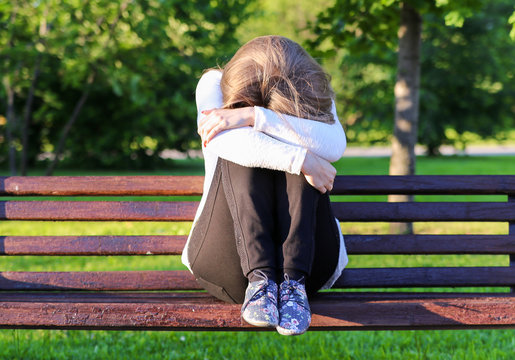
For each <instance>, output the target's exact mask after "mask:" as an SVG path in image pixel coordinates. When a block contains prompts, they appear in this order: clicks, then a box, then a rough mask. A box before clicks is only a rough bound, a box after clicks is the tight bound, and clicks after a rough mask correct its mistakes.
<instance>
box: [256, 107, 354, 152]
mask: <svg viewBox="0 0 515 360" xmlns="http://www.w3.org/2000/svg"><path fill="white" fill-rule="evenodd" d="M254 110H255V119H254V130H257V131H261V132H264V133H265V134H267V135H270V136H272V137H273V138H275V139H278V140H281V141H283V142H286V143H293V144H295V145H299V146H302V147H303V148H305V149H307V150H309V151H311V152H312V153H314V154H315V155H317V156H320V157H321V158H323V159H326V160H327V161H329V162H334V161H337V160H339V159H340V158H341V157H342V155H343V152H344V151H345V147H346V145H347V140H346V138H345V132H344V131H343V127H342V125H341V124H340V121H339V120H338V116H337V114H336V106H335V104H334V101H333V106H332V109H331V111H332V113H333V116H334V119H335V122H334V123H333V124H326V123H322V122H320V121H314V120H307V119H302V118H298V117H295V116H290V115H284V114H278V113H276V112H274V111H272V110H270V109H266V108H263V107H259V106H255V107H254Z"/></svg>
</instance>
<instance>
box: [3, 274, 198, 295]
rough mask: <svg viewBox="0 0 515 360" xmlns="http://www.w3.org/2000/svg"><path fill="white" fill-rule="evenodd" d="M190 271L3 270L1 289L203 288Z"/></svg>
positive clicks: (139, 289)
mask: <svg viewBox="0 0 515 360" xmlns="http://www.w3.org/2000/svg"><path fill="white" fill-rule="evenodd" d="M200 289H201V287H200V286H199V285H198V283H197V282H196V281H195V278H194V277H193V275H191V273H190V272H189V271H78V272H23V271H20V272H15V271H12V272H9V271H6V272H0V290H88V291H90V290H97V291H109V290H115V291H123V290H137V291H141V290H149V291H150V290H200Z"/></svg>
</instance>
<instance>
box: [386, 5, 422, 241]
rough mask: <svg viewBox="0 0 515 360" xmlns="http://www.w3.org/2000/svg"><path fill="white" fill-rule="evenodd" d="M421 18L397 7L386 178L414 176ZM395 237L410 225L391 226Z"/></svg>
mask: <svg viewBox="0 0 515 360" xmlns="http://www.w3.org/2000/svg"><path fill="white" fill-rule="evenodd" d="M421 31H422V18H421V16H420V14H418V12H417V11H416V10H415V9H413V8H412V7H411V6H410V5H408V4H406V3H402V5H401V23H400V27H399V33H398V36H399V54H398V60H397V81H396V84H395V129H394V134H393V135H394V136H393V140H392V157H391V159H390V175H414V174H415V145H416V143H417V126H418V110H419V88H420V44H421ZM388 199H389V201H392V202H401V201H413V196H411V195H390V196H389V198H388ZM390 230H391V231H392V232H395V233H412V232H413V226H412V224H411V223H392V224H391V227H390Z"/></svg>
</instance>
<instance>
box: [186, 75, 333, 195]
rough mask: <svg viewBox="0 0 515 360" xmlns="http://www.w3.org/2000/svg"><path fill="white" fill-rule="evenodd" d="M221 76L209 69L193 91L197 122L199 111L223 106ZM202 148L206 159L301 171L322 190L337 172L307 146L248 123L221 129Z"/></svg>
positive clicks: (311, 182)
mask: <svg viewBox="0 0 515 360" xmlns="http://www.w3.org/2000/svg"><path fill="white" fill-rule="evenodd" d="M220 78H221V73H220V72H216V71H210V72H208V73H206V74H204V75H203V76H202V78H201V79H200V81H199V84H198V86H197V92H196V101H197V110H198V117H197V124H198V123H200V121H201V120H202V118H203V115H202V111H204V110H205V109H213V108H220V107H221V106H222V105H223V99H222V94H221V91H220ZM203 151H204V152H205V157H206V159H207V157H208V156H209V157H212V155H216V156H219V157H221V158H223V159H227V160H229V161H232V162H234V163H237V164H239V165H242V166H247V167H262V168H268V169H274V170H281V171H286V172H289V173H293V174H300V173H301V172H302V173H303V174H304V176H305V177H306V179H307V181H308V182H309V183H310V184H311V185H312V186H313V187H315V188H316V189H318V190H319V191H320V192H322V193H324V192H325V191H326V190H331V189H332V186H333V180H334V175H335V174H336V170H335V169H334V167H333V166H332V165H331V164H330V163H329V162H328V161H326V160H324V159H323V158H321V157H319V156H317V155H316V154H313V153H311V152H309V151H308V150H307V149H305V148H303V147H301V146H298V145H294V144H290V143H286V142H283V141H280V140H277V139H275V138H272V137H270V136H268V135H266V134H265V133H263V132H259V131H255V130H254V129H252V128H251V127H248V126H247V127H240V128H237V129H232V130H229V131H223V132H221V133H220V134H219V135H218V136H216V137H215V138H214V139H213V140H212V141H210V142H209V145H208V146H207V147H203Z"/></svg>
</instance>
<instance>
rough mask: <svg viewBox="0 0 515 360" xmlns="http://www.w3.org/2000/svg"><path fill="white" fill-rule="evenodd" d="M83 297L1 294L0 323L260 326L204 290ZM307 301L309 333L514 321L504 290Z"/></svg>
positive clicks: (512, 301) (329, 296) (514, 303)
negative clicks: (180, 292)
mask: <svg viewBox="0 0 515 360" xmlns="http://www.w3.org/2000/svg"><path fill="white" fill-rule="evenodd" d="M83 295H84V296H80V295H74V296H72V297H71V299H72V301H70V298H67V297H66V296H65V297H62V298H60V299H59V298H57V297H56V295H54V294H49V295H48V297H46V296H47V295H45V294H41V295H35V296H33V294H26V295H20V294H17V295H15V297H12V296H10V294H1V293H0V327H2V328H4V327H9V328H13V327H15V328H16V327H17V328H44V329H49V328H51V329H108V330H121V329H137V330H224V331H227V330H247V331H248V330H252V331H256V330H264V329H263V328H256V327H253V326H250V325H248V324H246V323H245V322H244V321H243V320H242V319H241V317H240V307H241V305H237V304H227V303H223V302H221V301H219V300H216V299H214V298H213V297H211V296H208V295H206V294H191V293H190V294H177V293H176V294H172V293H168V294H138V295H136V296H134V295H132V294H131V295H129V296H128V297H126V296H125V295H124V294H111V295H103V296H101V297H98V298H95V296H96V295H93V297H92V296H91V295H89V294H83ZM24 296H25V298H24ZM147 296H148V298H147ZM310 304H311V309H312V312H313V319H312V325H311V327H310V330H311V331H312V330H367V329H368V330H377V329H435V328H437V329H440V328H446V329H458V328H470V327H497V328H513V327H515V311H514V309H515V297H514V295H513V294H509V293H506V294H488V295H486V296H485V295H484V294H421V293H416V294H407V293H403V294H393V293H388V294H366V293H325V294H321V295H320V296H318V297H317V298H315V299H312V300H311V301H310ZM271 330H272V331H273V329H271Z"/></svg>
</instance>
